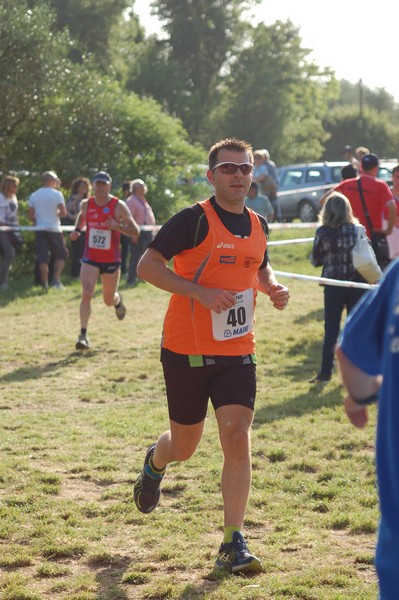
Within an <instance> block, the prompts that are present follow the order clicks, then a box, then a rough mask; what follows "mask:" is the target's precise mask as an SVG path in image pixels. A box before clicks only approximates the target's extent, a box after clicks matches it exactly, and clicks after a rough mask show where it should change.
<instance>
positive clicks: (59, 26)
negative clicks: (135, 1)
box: [29, 0, 130, 69]
mask: <svg viewBox="0 0 399 600" xmlns="http://www.w3.org/2000/svg"><path fill="white" fill-rule="evenodd" d="M29 4H30V6H31V7H35V6H40V5H41V4H43V0H30V1H29ZM48 4H49V5H50V7H51V8H52V9H53V10H54V12H55V15H56V19H55V22H54V28H55V29H56V30H57V31H64V30H66V29H67V30H68V31H69V33H70V35H71V37H72V38H73V39H74V40H75V41H76V45H75V47H74V48H73V49H72V51H71V53H70V56H71V58H73V59H74V60H76V61H80V60H82V57H83V56H84V55H85V54H87V53H91V54H94V55H95V59H96V62H97V64H98V65H99V66H100V67H101V68H103V69H104V68H108V65H109V59H110V50H111V47H112V43H111V40H112V35H113V30H114V28H115V26H116V25H119V24H120V23H121V21H122V12H123V11H124V10H125V9H126V8H127V7H128V6H129V4H130V2H129V0H49V1H48Z"/></svg>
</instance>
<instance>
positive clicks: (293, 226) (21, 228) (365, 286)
mask: <svg viewBox="0 0 399 600" xmlns="http://www.w3.org/2000/svg"><path fill="white" fill-rule="evenodd" d="M161 227H162V225H141V226H140V230H141V231H158V230H159V229H160V228H161ZM269 227H270V228H272V229H306V228H307V229H309V228H311V229H313V228H316V227H318V223H270V224H269ZM74 229H75V225H61V227H60V228H58V229H53V228H50V227H49V228H46V229H43V228H42V227H36V226H35V225H31V226H29V225H22V226H14V227H11V226H7V225H2V226H0V231H50V232H60V230H61V231H74ZM313 240H314V238H313V237H311V238H296V239H291V240H278V241H274V242H273V241H270V242H268V244H267V245H268V246H283V245H287V244H301V243H304V242H313ZM274 273H275V274H276V275H278V276H279V277H289V278H291V279H302V280H305V281H313V282H315V283H322V284H324V285H334V286H337V287H350V288H360V289H364V290H372V289H374V288H376V287H378V286H377V285H370V284H368V283H361V282H358V281H345V280H341V279H329V278H327V277H315V276H312V275H300V274H299V273H287V272H285V271H274Z"/></svg>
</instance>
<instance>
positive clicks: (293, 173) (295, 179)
mask: <svg viewBox="0 0 399 600" xmlns="http://www.w3.org/2000/svg"><path fill="white" fill-rule="evenodd" d="M303 174H304V171H303V169H288V170H287V171H286V172H285V174H284V175H283V177H282V180H281V185H283V186H289V185H290V186H292V185H298V184H299V183H301V181H302V178H303Z"/></svg>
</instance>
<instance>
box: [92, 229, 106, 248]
mask: <svg viewBox="0 0 399 600" xmlns="http://www.w3.org/2000/svg"><path fill="white" fill-rule="evenodd" d="M89 247H90V248H95V249H96V250H109V249H110V248H111V230H110V229H95V228H94V227H91V228H90V233H89Z"/></svg>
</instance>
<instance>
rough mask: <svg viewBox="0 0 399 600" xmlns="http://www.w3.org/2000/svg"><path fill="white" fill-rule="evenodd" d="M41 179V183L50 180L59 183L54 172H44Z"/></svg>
mask: <svg viewBox="0 0 399 600" xmlns="http://www.w3.org/2000/svg"><path fill="white" fill-rule="evenodd" d="M42 179H43V181H46V182H47V181H50V180H52V179H53V180H54V181H59V179H58V175H57V173H55V172H54V171H44V173H42Z"/></svg>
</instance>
